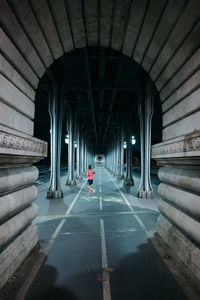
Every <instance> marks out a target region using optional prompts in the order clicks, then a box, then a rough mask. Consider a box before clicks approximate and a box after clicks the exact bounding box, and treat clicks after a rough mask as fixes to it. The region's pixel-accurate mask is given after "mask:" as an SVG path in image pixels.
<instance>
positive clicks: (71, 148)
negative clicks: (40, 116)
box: [66, 112, 76, 186]
mask: <svg viewBox="0 0 200 300" xmlns="http://www.w3.org/2000/svg"><path fill="white" fill-rule="evenodd" d="M74 118H75V115H74V112H70V113H69V119H68V134H69V144H68V175H67V181H66V185H69V186H73V185H76V180H75V176H74V175H75V174H74V163H75V145H74V133H75V132H74V131H75V130H74V129H75V128H74V123H75V120H74Z"/></svg>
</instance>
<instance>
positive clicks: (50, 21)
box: [0, 0, 200, 99]
mask: <svg viewBox="0 0 200 300" xmlns="http://www.w3.org/2000/svg"><path fill="white" fill-rule="evenodd" d="M199 15H200V12H199V1H198V0H190V1H188V0H159V1H157V0H56V1H55V0H20V1H18V0H1V2H0V20H1V21H0V23H1V27H2V29H1V31H0V38H1V41H2V42H3V45H2V50H1V51H2V52H4V53H6V56H7V57H8V58H9V59H10V60H11V61H13V56H14V55H15V67H16V68H17V69H18V70H19V71H20V73H21V74H22V75H23V77H25V79H26V80H27V81H28V82H29V83H30V84H31V86H32V87H34V88H35V87H36V86H37V83H38V79H39V78H40V77H41V76H42V75H43V74H44V72H45V69H46V68H47V67H49V66H50V65H51V64H52V63H53V61H54V60H55V59H58V58H59V57H61V56H62V55H63V54H64V53H68V52H69V51H71V50H73V49H74V48H82V47H85V46H86V45H87V46H97V45H100V46H103V47H110V48H112V49H114V50H117V51H119V52H122V53H123V54H125V55H127V56H129V57H131V58H133V59H134V60H135V61H136V62H138V63H140V64H141V65H142V67H143V68H144V69H145V70H146V71H147V72H149V74H150V77H151V78H152V79H153V81H155V83H156V86H157V88H158V90H162V91H163V92H162V93H161V97H162V98H163V99H164V98H166V97H167V96H168V95H169V94H170V93H171V92H172V91H173V88H174V83H173V77H174V76H175V75H176V74H177V72H180V76H179V81H180V82H179V84H180V83H181V81H182V80H185V79H186V77H184V76H186V75H185V72H184V68H183V66H184V64H186V63H187V62H188V60H189V59H190V57H191V53H192V54H194V53H195V51H197V50H198V49H199V43H198V40H199ZM181 68H182V70H180V69H181ZM166 88H167V89H166Z"/></svg>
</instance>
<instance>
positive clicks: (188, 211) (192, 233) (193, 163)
mask: <svg viewBox="0 0 200 300" xmlns="http://www.w3.org/2000/svg"><path fill="white" fill-rule="evenodd" d="M152 156H153V158H154V159H156V160H157V161H158V162H160V163H162V164H164V166H163V167H162V168H160V170H159V172H158V176H159V179H160V180H161V183H160V185H159V187H158V192H159V194H160V196H161V199H160V201H159V204H158V208H159V210H160V212H161V215H160V217H159V220H158V223H157V232H158V233H159V234H160V235H161V237H162V238H163V239H164V240H165V241H166V242H167V243H168V244H169V246H170V247H171V248H172V249H173V250H174V251H175V252H176V253H177V255H178V256H179V257H180V258H181V259H182V260H183V261H184V263H185V264H187V266H188V268H189V269H190V270H191V271H192V272H193V273H194V274H195V275H196V276H197V277H198V278H199V279H200V264H199V260H200V130H199V131H195V132H194V133H191V134H186V135H184V136H181V137H178V138H174V139H170V140H167V141H165V142H163V143H160V144H157V145H155V146H153V148H152Z"/></svg>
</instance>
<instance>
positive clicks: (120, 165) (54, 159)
mask: <svg viewBox="0 0 200 300" xmlns="http://www.w3.org/2000/svg"><path fill="white" fill-rule="evenodd" d="M49 76H50V79H51V81H52V92H51V93H50V99H49V114H50V124H51V125H50V126H51V176H50V183H49V188H48V191H47V198H61V197H63V192H62V190H61V187H60V155H61V135H62V121H63V113H64V101H63V99H62V95H59V91H58V86H57V83H56V81H55V80H54V77H53V75H52V73H49ZM154 96H155V89H152V84H149V85H148V86H147V88H146V90H145V97H144V98H143V99H142V100H141V101H140V103H139V105H138V114H139V118H140V148H141V182H140V186H139V190H138V197H140V198H152V197H153V189H152V186H151V180H150V159H151V153H150V149H151V120H152V115H153V98H154ZM75 123H76V124H77V122H75V113H74V112H73V111H70V112H69V114H68V118H67V130H68V136H69V144H68V176H67V181H66V184H67V185H70V186H73V185H75V184H76V179H80V178H81V177H82V176H84V175H85V174H86V170H87V167H88V165H89V164H92V162H93V161H94V157H93V156H92V155H91V153H90V151H89V149H88V147H87V135H86V132H85V130H84V128H83V127H80V126H76V127H75ZM125 129H126V130H125ZM75 137H76V143H77V150H76V153H77V168H76V174H75ZM125 140H126V149H127V150H126V172H125V174H124V141H125ZM105 166H106V168H107V169H109V170H110V171H111V173H112V174H113V175H116V176H117V177H118V178H119V179H124V185H125V186H133V185H134V180H133V177H132V141H131V113H130V114H129V116H128V119H127V123H126V128H125V127H123V126H120V127H119V128H118V130H117V133H116V134H115V135H114V136H113V139H112V141H111V143H110V148H109V149H108V151H107V155H105Z"/></svg>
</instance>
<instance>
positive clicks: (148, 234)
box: [108, 173, 152, 238]
mask: <svg viewBox="0 0 200 300" xmlns="http://www.w3.org/2000/svg"><path fill="white" fill-rule="evenodd" d="M108 175H109V177H110V178H111V180H112V181H113V183H114V185H115V186H116V188H117V189H118V191H119V192H120V194H121V195H122V197H123V199H124V201H125V202H126V204H127V205H128V207H129V209H130V210H131V211H132V212H133V213H134V217H135V218H136V220H137V222H138V223H139V225H140V226H141V227H142V229H143V230H144V232H145V233H146V236H147V237H148V238H150V237H152V231H148V230H147V229H146V227H145V225H144V223H143V222H142V220H141V219H140V218H139V217H138V215H137V214H136V211H135V210H134V208H133V207H132V206H131V204H130V202H129V201H128V200H127V198H126V197H125V195H124V194H123V192H122V191H121V190H120V189H119V186H118V185H117V184H116V183H115V182H114V180H113V178H112V177H111V176H110V174H109V173H108Z"/></svg>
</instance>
